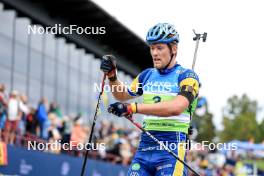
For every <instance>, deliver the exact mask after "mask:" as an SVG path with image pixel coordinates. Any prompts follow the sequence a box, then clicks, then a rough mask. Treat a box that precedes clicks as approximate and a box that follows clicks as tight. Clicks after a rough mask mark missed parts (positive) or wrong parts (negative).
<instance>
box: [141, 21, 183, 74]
mask: <svg viewBox="0 0 264 176" xmlns="http://www.w3.org/2000/svg"><path fill="white" fill-rule="evenodd" d="M146 41H147V43H148V44H149V46H150V53H151V56H152V59H153V63H154V67H155V68H157V69H160V70H162V69H166V68H170V67H171V66H173V65H174V64H175V57H176V55H177V48H178V47H177V46H178V43H179V34H178V32H177V31H176V29H175V27H174V26H173V25H171V24H168V23H159V24H157V25H155V26H153V27H152V28H150V29H149V31H148V34H147V37H146Z"/></svg>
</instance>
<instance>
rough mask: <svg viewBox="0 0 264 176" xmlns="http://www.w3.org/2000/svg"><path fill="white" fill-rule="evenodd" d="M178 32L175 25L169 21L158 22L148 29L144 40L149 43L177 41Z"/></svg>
mask: <svg viewBox="0 0 264 176" xmlns="http://www.w3.org/2000/svg"><path fill="white" fill-rule="evenodd" d="M179 40H180V39H179V34H178V32H177V30H176V29H175V27H174V26H173V25H171V24H169V23H159V24H157V25H155V26H154V27H152V28H150V30H149V31H148V34H147V37H146V41H147V43H148V44H149V45H151V44H155V43H166V44H167V43H171V42H173V41H176V42H177V43H179Z"/></svg>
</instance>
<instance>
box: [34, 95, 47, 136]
mask: <svg viewBox="0 0 264 176" xmlns="http://www.w3.org/2000/svg"><path fill="white" fill-rule="evenodd" d="M47 107H48V100H47V99H46V98H44V97H43V98H42V99H41V101H40V102H39V105H38V109H37V119H38V121H39V125H40V137H41V138H42V139H45V140H47V139H48V137H49V134H48V129H49V127H50V121H49V118H48V113H47V112H48V111H47V109H48V108H47Z"/></svg>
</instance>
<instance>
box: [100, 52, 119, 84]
mask: <svg viewBox="0 0 264 176" xmlns="http://www.w3.org/2000/svg"><path fill="white" fill-rule="evenodd" d="M100 69H101V70H102V71H103V72H104V73H105V74H106V75H107V76H108V78H109V79H111V78H114V77H115V78H116V58H115V57H114V56H113V55H104V56H103V58H102V62H101V66H100Z"/></svg>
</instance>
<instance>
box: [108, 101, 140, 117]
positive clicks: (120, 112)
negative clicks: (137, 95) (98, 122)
mask: <svg viewBox="0 0 264 176" xmlns="http://www.w3.org/2000/svg"><path fill="white" fill-rule="evenodd" d="M108 112H109V113H112V114H114V115H116V116H118V117H121V116H125V117H129V116H131V115H132V114H133V113H136V112H137V104H136V103H131V104H129V103H121V102H116V103H113V104H110V106H109V107H108Z"/></svg>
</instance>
